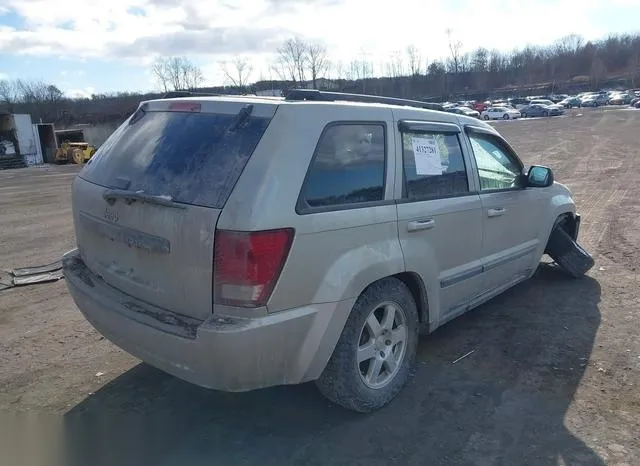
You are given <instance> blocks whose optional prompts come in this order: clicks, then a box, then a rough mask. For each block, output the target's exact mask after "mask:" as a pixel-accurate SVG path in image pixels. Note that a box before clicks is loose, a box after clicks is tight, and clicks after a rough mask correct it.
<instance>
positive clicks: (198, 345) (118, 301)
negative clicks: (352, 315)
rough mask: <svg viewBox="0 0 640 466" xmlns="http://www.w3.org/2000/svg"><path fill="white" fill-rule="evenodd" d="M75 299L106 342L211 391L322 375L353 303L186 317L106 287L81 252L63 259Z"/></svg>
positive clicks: (305, 379)
mask: <svg viewBox="0 0 640 466" xmlns="http://www.w3.org/2000/svg"><path fill="white" fill-rule="evenodd" d="M63 271H64V275H65V279H66V283H67V286H68V289H69V292H70V294H71V296H72V297H73V299H74V301H75V303H76V305H77V306H78V308H79V309H80V311H81V312H82V314H83V315H84V316H85V318H86V319H87V320H88V321H89V322H90V323H91V324H92V325H93V326H94V327H95V328H96V329H97V330H98V331H99V332H100V333H101V334H102V335H104V336H105V337H106V338H107V339H109V340H110V341H112V342H113V343H115V344H116V345H117V346H119V347H120V348H122V349H123V350H125V351H127V352H128V353H130V354H132V355H134V356H136V357H138V358H140V359H141V360H143V361H144V362H146V363H149V364H151V365H152V366H155V367H157V368H159V369H161V370H163V371H165V372H167V373H170V374H172V375H175V376H176V377H179V378H181V379H184V380H186V381H188V382H191V383H194V384H196V385H200V386H203V387H207V388H214V389H217V390H224V391H246V390H253V389H257V388H262V387H268V386H273V385H282V384H295V383H301V382H306V381H309V380H314V379H316V378H318V377H319V376H320V374H321V373H322V370H323V369H324V367H325V365H326V363H327V361H328V360H329V357H330V356H331V353H332V352H333V348H334V347H335V345H336V343H337V341H338V338H339V337H340V333H341V332H342V328H343V326H344V323H345V322H346V319H347V316H348V314H349V311H350V310H351V307H352V306H353V304H354V302H355V299H352V300H345V301H341V302H338V303H323V304H314V305H309V306H305V307H301V308H296V309H292V310H288V311H283V312H279V313H275V314H268V315H262V316H261V317H257V318H246V319H243V318H237V317H226V316H222V315H219V314H218V313H216V314H215V315H213V314H212V316H211V318H209V319H207V320H206V321H197V320H194V319H189V318H184V317H182V316H179V315H177V314H172V313H170V312H168V311H166V310H162V309H159V308H156V307H154V306H151V305H149V304H147V303H144V302H141V301H138V300H136V299H135V298H133V297H131V296H128V295H126V294H124V293H122V292H120V291H119V290H117V289H115V288H113V287H111V286H109V285H107V284H106V283H105V282H104V281H102V279H100V278H99V277H98V276H96V275H94V274H92V273H91V271H90V270H89V269H88V268H87V267H86V266H85V265H84V263H83V262H82V259H81V258H80V256H79V254H78V252H77V250H74V251H71V252H70V253H68V254H66V255H65V257H64V258H63Z"/></svg>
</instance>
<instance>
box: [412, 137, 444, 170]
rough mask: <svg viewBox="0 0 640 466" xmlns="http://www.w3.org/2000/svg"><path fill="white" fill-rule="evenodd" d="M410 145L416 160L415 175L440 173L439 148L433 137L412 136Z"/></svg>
mask: <svg viewBox="0 0 640 466" xmlns="http://www.w3.org/2000/svg"><path fill="white" fill-rule="evenodd" d="M411 145H412V146H413V156H414V158H415V160H416V174H417V175H442V161H441V159H440V149H438V143H437V141H436V138H435V137H433V136H431V137H429V136H423V137H412V138H411Z"/></svg>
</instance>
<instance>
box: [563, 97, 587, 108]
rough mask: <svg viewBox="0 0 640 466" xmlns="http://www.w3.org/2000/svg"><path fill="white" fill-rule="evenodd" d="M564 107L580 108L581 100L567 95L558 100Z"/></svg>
mask: <svg viewBox="0 0 640 466" xmlns="http://www.w3.org/2000/svg"><path fill="white" fill-rule="evenodd" d="M558 103H559V104H560V105H562V106H563V107H564V108H574V107H577V108H580V107H581V106H582V101H581V100H580V99H579V98H578V97H567V98H566V99H564V100H561V101H560V102H558Z"/></svg>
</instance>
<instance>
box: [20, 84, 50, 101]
mask: <svg viewBox="0 0 640 466" xmlns="http://www.w3.org/2000/svg"><path fill="white" fill-rule="evenodd" d="M16 86H17V89H18V99H19V100H21V101H22V102H30V103H39V102H46V101H47V100H48V99H47V97H48V95H49V90H48V87H49V84H47V83H45V82H44V81H28V80H23V79H18V80H17V81H16Z"/></svg>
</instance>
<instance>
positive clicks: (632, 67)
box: [629, 50, 640, 87]
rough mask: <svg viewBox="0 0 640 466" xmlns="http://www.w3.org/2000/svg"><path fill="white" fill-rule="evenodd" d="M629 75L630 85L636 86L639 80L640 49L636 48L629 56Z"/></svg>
mask: <svg viewBox="0 0 640 466" xmlns="http://www.w3.org/2000/svg"><path fill="white" fill-rule="evenodd" d="M629 77H630V78H631V79H630V81H631V87H636V85H637V84H638V83H639V82H640V50H636V51H635V52H634V53H633V54H632V55H631V57H629Z"/></svg>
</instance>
